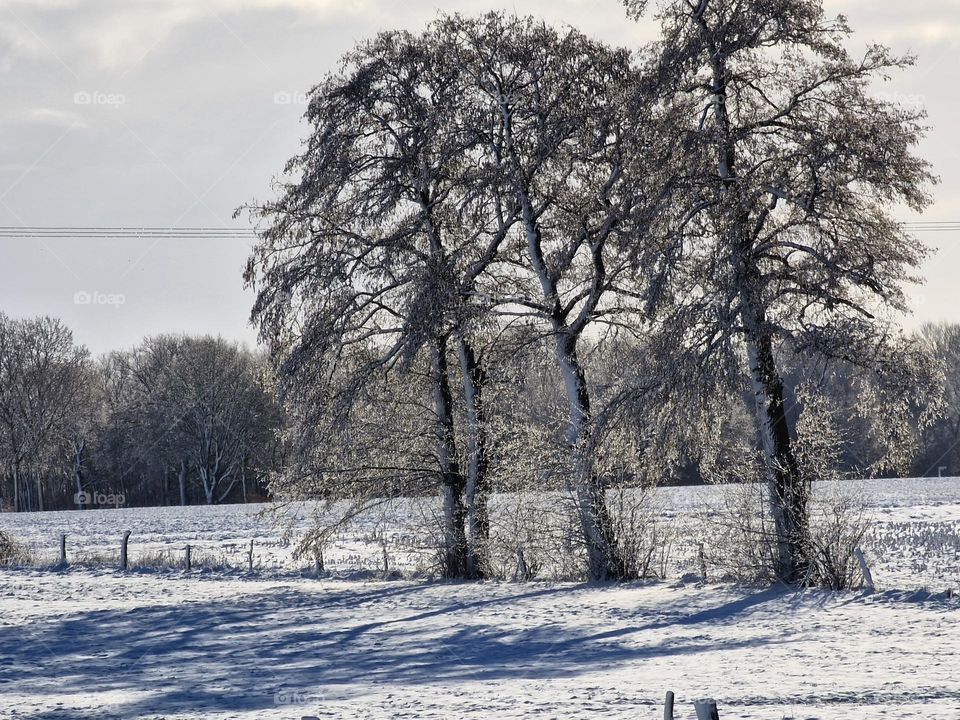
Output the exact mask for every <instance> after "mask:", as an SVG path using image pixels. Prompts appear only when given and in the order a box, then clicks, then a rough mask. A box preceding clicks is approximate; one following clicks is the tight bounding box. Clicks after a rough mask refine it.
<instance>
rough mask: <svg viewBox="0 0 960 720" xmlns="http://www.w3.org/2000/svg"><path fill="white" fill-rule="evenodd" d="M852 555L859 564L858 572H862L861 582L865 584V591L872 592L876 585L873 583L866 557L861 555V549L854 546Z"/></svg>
mask: <svg viewBox="0 0 960 720" xmlns="http://www.w3.org/2000/svg"><path fill="white" fill-rule="evenodd" d="M853 556H854V557H855V558H856V559H857V562H858V563H859V564H860V572H861V573H862V574H863V584H864V585H866V590H867V592H871V593H872V592H873V591H874V590H876V586H875V585H874V584H873V574H872V573H871V572H870V566H869V565H867V559H866V558H865V557H864V556H863V550H861V549H860V548H854V549H853Z"/></svg>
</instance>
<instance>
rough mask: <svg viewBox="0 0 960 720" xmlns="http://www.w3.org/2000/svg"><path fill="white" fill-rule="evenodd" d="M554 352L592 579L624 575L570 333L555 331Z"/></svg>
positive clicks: (583, 380)
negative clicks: (595, 459) (566, 407)
mask: <svg viewBox="0 0 960 720" xmlns="http://www.w3.org/2000/svg"><path fill="white" fill-rule="evenodd" d="M556 355H557V361H558V363H559V365H560V373H561V375H562V376H563V385H564V388H565V390H566V394H567V403H568V405H569V415H570V418H569V425H568V430H567V443H568V445H569V447H570V450H571V453H572V460H573V472H574V478H573V482H574V492H575V494H576V499H577V510H578V512H579V515H580V524H581V527H582V529H583V535H584V540H585V541H586V545H587V562H588V565H589V567H588V571H589V577H590V579H591V580H607V579H623V578H624V577H625V575H626V568H625V563H624V562H623V559H622V558H621V557H620V555H619V551H618V548H617V546H616V542H615V539H614V536H613V527H612V524H611V522H610V514H609V511H608V510H607V501H606V496H605V492H604V487H603V483H602V482H601V480H600V478H599V477H597V474H596V469H595V467H594V463H593V448H592V441H593V440H592V438H591V436H590V434H591V428H590V423H591V416H590V394H589V391H588V390H587V380H586V376H585V375H584V372H583V367H582V366H581V365H580V359H579V357H578V356H577V340H576V338H574V337H572V336H570V335H569V334H566V333H562V332H558V333H557V335H556Z"/></svg>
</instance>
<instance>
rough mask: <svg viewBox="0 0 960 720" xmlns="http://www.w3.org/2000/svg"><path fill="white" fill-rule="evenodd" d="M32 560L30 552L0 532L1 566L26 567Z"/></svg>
mask: <svg viewBox="0 0 960 720" xmlns="http://www.w3.org/2000/svg"><path fill="white" fill-rule="evenodd" d="M32 560H33V556H32V555H31V554H30V551H29V550H27V549H26V548H25V547H23V545H21V544H20V543H18V542H17V541H16V540H15V539H14V538H13V537H12V536H10V535H8V534H7V533H5V532H3V531H2V530H0V565H25V564H27V563H29V562H31V561H32Z"/></svg>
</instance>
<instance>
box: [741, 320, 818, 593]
mask: <svg viewBox="0 0 960 720" xmlns="http://www.w3.org/2000/svg"><path fill="white" fill-rule="evenodd" d="M742 315H743V317H742V319H743V323H744V326H745V328H746V334H747V336H746V348H747V362H748V365H749V369H750V379H751V383H752V386H753V396H754V411H755V413H756V418H757V426H758V429H759V433H760V440H761V443H762V446H763V457H764V464H765V466H766V471H767V486H768V494H769V503H770V514H771V515H772V517H773V523H774V531H775V534H776V537H775V543H776V572H777V576H778V577H779V579H781V580H783V581H784V582H787V583H791V584H793V583H798V582H800V581H801V580H802V579H803V577H804V575H805V574H806V571H807V567H808V565H809V559H808V557H807V547H808V543H807V540H808V536H809V516H808V512H807V496H808V493H807V487H806V482H805V480H804V478H803V474H802V473H801V471H800V467H799V465H798V463H797V459H796V455H795V453H794V451H793V444H792V440H791V435H790V425H789V420H788V418H787V408H786V405H785V404H784V390H783V379H782V377H781V375H780V372H779V370H778V369H777V364H776V358H775V356H774V353H773V338H772V337H771V334H770V333H769V332H768V331H765V330H764V318H763V315H762V313H759V312H757V311H756V310H755V309H754V310H749V309H748V308H747V306H746V304H745V307H744V311H743V314H742Z"/></svg>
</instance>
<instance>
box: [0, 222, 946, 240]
mask: <svg viewBox="0 0 960 720" xmlns="http://www.w3.org/2000/svg"><path fill="white" fill-rule="evenodd" d="M901 227H902V228H903V229H904V230H906V231H908V232H915V233H928V232H960V220H916V221H911V222H904V223H901ZM254 237H255V233H254V231H253V230H252V229H250V228H230V227H125V226H117V227H81V226H71V225H51V226H40V225H25V226H0V238H18V239H21V238H23V239H26V238H41V239H58V238H65V239H73V238H76V239H86V238H102V239H108V240H113V239H118V240H128V239H137V238H144V239H171V240H180V239H182V240H202V239H220V240H251V239H253V238H254Z"/></svg>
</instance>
